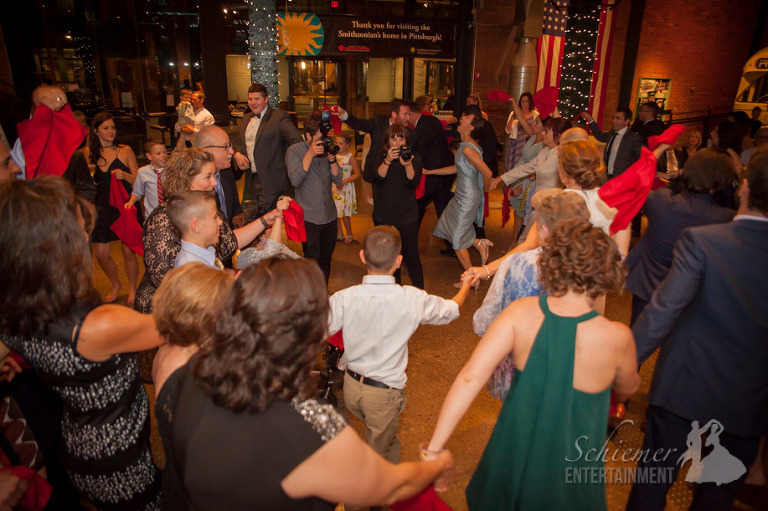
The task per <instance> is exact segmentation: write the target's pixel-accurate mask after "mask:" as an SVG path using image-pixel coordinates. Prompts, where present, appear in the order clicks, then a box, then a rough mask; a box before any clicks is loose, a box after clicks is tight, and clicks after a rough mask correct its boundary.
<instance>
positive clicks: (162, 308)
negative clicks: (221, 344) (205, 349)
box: [152, 263, 235, 346]
mask: <svg viewBox="0 0 768 511" xmlns="http://www.w3.org/2000/svg"><path fill="white" fill-rule="evenodd" d="M234 281H235V278H234V277H233V276H232V275H231V274H230V273H228V272H225V271H221V270H217V269H216V268H211V267H210V266H206V265H205V264H203V263H188V264H185V265H183V266H180V267H178V268H174V269H173V270H171V271H169V272H168V274H167V275H166V276H165V278H164V279H163V282H162V283H161V284H160V287H158V288H157V292H156V293H155V296H154V297H153V299H152V315H153V316H154V318H155V325H156V326H157V331H158V332H160V335H161V336H163V338H164V339H165V340H166V342H167V343H168V344H174V345H176V346H189V345H191V344H198V345H199V344H202V343H203V341H205V340H206V339H208V338H209V336H210V332H211V329H212V327H213V324H214V322H215V321H216V319H217V317H218V315H219V307H220V306H221V304H222V303H224V301H226V298H227V295H228V294H229V290H230V289H231V288H232V283H233V282H234Z"/></svg>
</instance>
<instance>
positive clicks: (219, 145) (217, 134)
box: [194, 125, 234, 170]
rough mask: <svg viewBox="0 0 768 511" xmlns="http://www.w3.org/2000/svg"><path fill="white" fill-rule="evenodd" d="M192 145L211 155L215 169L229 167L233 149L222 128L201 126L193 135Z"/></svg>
mask: <svg viewBox="0 0 768 511" xmlns="http://www.w3.org/2000/svg"><path fill="white" fill-rule="evenodd" d="M194 145H195V147H199V148H200V149H205V150H206V151H208V152H209V153H211V154H212V155H213V161H214V163H215V164H216V170H224V169H228V168H229V166H230V164H231V160H232V155H233V154H234V151H233V150H232V143H231V142H230V141H229V135H227V132H226V131H224V130H223V129H221V128H219V127H218V126H213V125H211V126H206V127H205V128H202V129H201V130H200V131H198V132H197V135H196V136H195V142H194Z"/></svg>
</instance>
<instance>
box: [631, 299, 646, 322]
mask: <svg viewBox="0 0 768 511" xmlns="http://www.w3.org/2000/svg"><path fill="white" fill-rule="evenodd" d="M646 305H648V302H647V301H645V300H643V299H642V298H640V297H639V296H637V295H632V316H631V318H630V320H629V326H632V325H634V324H635V321H637V318H638V317H640V313H641V312H643V309H645V306H646Z"/></svg>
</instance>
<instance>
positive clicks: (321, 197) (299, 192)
mask: <svg viewBox="0 0 768 511" xmlns="http://www.w3.org/2000/svg"><path fill="white" fill-rule="evenodd" d="M329 131H330V119H328V120H327V122H323V118H322V115H321V114H320V113H319V112H315V113H313V114H312V115H310V116H309V117H308V118H307V120H306V121H304V142H298V143H296V144H293V145H292V146H290V147H289V148H288V150H287V151H286V153H285V164H286V167H287V169H288V179H289V180H290V181H291V184H292V185H293V187H294V188H295V189H296V202H298V203H299V205H300V206H301V207H302V208H303V209H304V225H305V227H306V230H307V241H305V242H302V244H301V245H302V248H303V249H304V257H306V258H309V259H314V260H315V261H317V264H319V265H320V269H321V270H323V274H325V282H326V284H327V283H328V279H329V278H330V275H331V257H332V256H333V249H334V248H336V219H337V214H336V204H335V203H334V202H333V194H332V193H331V183H333V184H335V185H336V186H340V185H341V181H342V174H341V170H339V166H338V164H337V163H336V155H335V153H334V152H328V150H327V149H331V148H332V147H334V145H333V143H332V142H331V143H330V144H329V143H327V142H328V141H327V140H326V144H324V143H323V138H324V137H327V134H328V132H329ZM331 151H332V150H331ZM336 152H338V150H337V151H336Z"/></svg>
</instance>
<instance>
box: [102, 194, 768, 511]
mask: <svg viewBox="0 0 768 511" xmlns="http://www.w3.org/2000/svg"><path fill="white" fill-rule="evenodd" d="M357 188H358V194H357V197H358V212H359V213H358V214H357V215H355V216H353V217H352V230H353V234H354V236H355V239H356V240H358V241H356V242H354V243H352V244H350V245H344V244H343V243H341V242H339V243H337V244H336V250H335V252H334V256H333V266H332V270H331V280H330V284H329V289H330V290H331V291H337V290H340V289H343V288H345V287H348V286H351V285H355V284H358V283H360V282H361V280H362V277H363V276H364V275H365V273H366V270H365V267H364V265H363V264H362V262H361V261H360V259H359V257H358V252H359V251H360V249H361V248H362V245H361V243H360V240H362V239H363V237H364V235H365V233H366V232H367V231H368V230H369V229H370V228H371V227H372V226H373V222H372V220H371V211H372V207H371V206H370V205H369V204H367V203H366V202H365V194H364V192H363V189H362V187H361V184H360V183H359V182H358V187H357ZM500 200H501V192H500V191H495V192H493V193H492V194H491V205H492V209H491V214H490V217H489V218H488V222H487V225H488V227H487V228H486V230H487V235H488V238H489V239H491V240H492V241H493V242H494V243H495V246H494V247H492V248H491V260H492V259H493V258H497V257H500V256H501V255H502V251H503V250H505V249H506V247H508V245H509V243H510V241H511V226H508V227H506V228H504V229H502V228H500V227H499V225H500V217H501V210H500V205H499V204H500V202H499V201H500ZM494 201H495V203H494ZM493 206H495V207H493ZM435 223H436V216H435V211H434V208H433V207H431V206H430V208H429V209H428V211H427V215H426V217H425V219H424V222H423V224H422V226H421V233H420V238H419V250H420V253H421V258H422V263H423V266H424V277H425V282H426V289H427V291H428V292H430V293H433V294H437V295H440V296H443V297H446V298H450V297H451V296H453V295H454V294H455V291H456V290H455V289H454V288H453V287H452V283H453V282H455V281H457V280H458V277H459V275H460V274H461V272H462V268H461V265H460V264H459V262H458V260H457V259H456V258H454V257H446V256H442V255H440V254H439V251H440V249H442V248H444V244H443V241H442V240H440V239H438V238H435V237H434V236H432V235H431V232H432V230H433V228H434V225H435ZM287 244H288V245H289V246H290V247H291V248H292V249H293V250H295V251H296V252H298V253H301V252H300V251H301V247H300V245H299V244H296V243H293V242H288V243H287ZM470 254H471V256H472V259H473V262H474V264H478V263H479V255H478V254H477V252H476V251H470ZM112 256H113V258H114V259H115V260H116V261H117V263H118V266H119V268H120V274H121V278H122V279H123V280H124V286H123V289H122V291H121V294H120V296H119V299H118V301H119V302H122V303H124V302H125V299H126V297H127V282H125V276H124V274H123V272H122V271H123V270H122V266H123V263H122V258H121V257H120V252H119V245H118V244H117V243H113V247H112ZM94 266H95V268H96V269H95V270H94V275H95V279H96V282H97V286H98V288H99V290H100V291H101V293H102V295H106V294H107V292H108V291H109V285H108V282H107V280H106V277H105V275H104V273H103V272H102V271H101V270H100V269H99V268H98V266H97V265H96V263H95V261H94ZM141 271H142V272H143V265H142V267H141ZM404 275H405V272H404ZM408 282H409V281H408V279H407V277H405V276H404V283H408ZM487 289H488V283H487V282H483V283H482V284H481V286H480V290H479V291H471V292H470V296H469V298H468V299H467V301H466V302H465V304H464V306H463V308H462V310H461V317H460V318H459V319H458V320H457V321H455V322H453V323H451V324H449V325H447V326H439V327H434V326H422V327H421V328H419V330H418V331H417V332H416V334H415V335H414V336H413V338H412V341H411V344H410V360H409V366H408V384H407V387H406V389H405V390H406V396H407V399H408V402H407V405H406V407H405V410H404V412H403V414H402V416H401V420H400V438H401V441H402V445H403V450H402V460H403V461H412V460H416V459H417V445H418V443H419V442H422V441H427V440H429V438H430V437H431V434H432V431H433V429H434V426H435V422H436V420H437V416H438V413H439V411H440V407H441V405H442V402H443V398H444V397H445V394H446V392H447V390H448V388H449V386H450V384H451V383H452V382H453V380H454V378H455V377H456V375H457V373H458V372H459V370H460V369H461V367H462V365H463V364H464V363H465V362H466V361H467V360H468V358H469V356H470V354H471V353H472V351H473V349H474V348H475V345H476V344H477V342H478V340H479V338H478V337H477V336H476V335H475V333H474V332H473V330H472V314H473V313H474V311H475V310H476V309H477V308H478V307H479V306H480V304H481V303H482V300H483V297H484V296H485V292H486V291H487ZM629 307H630V301H629V296H628V294H627V293H623V294H622V295H619V296H609V297H608V299H607V303H606V316H607V317H608V318H610V319H613V320H618V321H622V322H625V323H628V322H629V316H630V309H629ZM654 364H655V358H653V359H651V360H649V362H648V363H646V364H645V365H644V367H643V368H642V371H641V375H642V377H643V384H642V386H641V388H640V390H639V391H638V393H637V394H636V395H635V396H634V397H633V398H632V400H631V401H630V403H629V406H628V411H627V417H626V418H627V419H631V420H632V421H633V424H634V425H633V424H625V425H623V426H622V427H621V428H620V429H619V430H618V431H617V433H616V434H615V435H614V436H613V437H612V438H611V439H610V440H609V441H608V444H607V448H608V449H609V450H615V449H621V450H622V451H623V450H624V449H629V448H632V449H639V448H640V447H641V444H642V439H643V433H642V431H641V430H640V428H639V426H640V424H641V423H642V421H643V418H644V414H645V408H646V406H647V397H648V389H649V385H650V378H651V371H652V368H653V365H654ZM151 394H152V392H151V389H150V395H151ZM339 401H340V403H341V405H340V407H343V398H341V395H339ZM500 408H501V405H500V402H499V401H497V400H496V399H494V398H492V397H490V395H489V394H488V393H487V392H486V391H483V392H481V394H480V395H479V396H478V397H477V399H476V400H475V402H474V404H473V405H472V407H471V408H470V409H469V411H468V413H467V414H466V416H465V417H464V419H463V420H462V421H461V422H460V424H459V425H458V427H457V429H456V431H455V432H454V434H453V436H452V438H451V440H450V441H449V443H448V448H449V449H450V450H451V451H452V452H453V454H454V457H455V459H456V472H457V477H456V481H455V482H454V484H453V485H452V486H451V487H450V489H449V490H448V491H447V492H446V493H445V494H443V496H442V497H443V499H444V500H445V501H446V503H447V504H448V505H449V506H450V507H451V508H452V509H454V510H457V511H461V510H465V509H467V504H466V501H465V498H464V489H465V488H466V486H467V483H468V482H469V479H470V477H471V476H472V473H473V471H474V469H475V467H476V465H477V463H478V461H479V459H480V456H481V454H482V452H483V449H484V447H485V444H486V442H487V440H488V438H489V436H490V434H491V431H492V429H493V426H494V424H495V421H496V417H497V415H498V412H499V410H500ZM521 419H522V418H521ZM349 420H350V423H351V425H352V426H353V427H354V428H355V429H356V430H357V431H358V432H359V433H360V434H361V436H362V432H363V425H362V423H361V422H360V421H358V420H356V419H355V418H354V417H351V418H350V419H349ZM153 452H154V454H155V459H156V461H157V463H158V465H160V466H162V465H164V461H165V460H164V457H163V455H162V447H161V445H160V442H159V437H158V436H157V433H156V429H153ZM629 465H631V464H627V463H625V464H624V466H629ZM607 466H621V464H620V463H619V464H617V463H613V462H609V463H608V464H607ZM683 479H684V477H678V481H679V482H678V483H676V484H675V486H674V487H673V488H672V489H671V491H670V493H669V495H668V504H667V509H668V510H674V511H677V510H683V509H687V508H688V506H689V505H690V502H691V496H692V486H691V485H690V484H689V483H686V482H684V480H683ZM629 490H630V485H629V484H611V485H607V488H606V492H607V501H608V509H610V510H611V511H618V510H622V509H624V507H625V505H626V501H627V498H628V496H629ZM733 509H738V510H761V509H764V510H765V509H768V491H766V489H765V488H755V487H745V489H744V490H743V491H742V493H741V495H740V497H739V500H738V501H737V502H736V504H735V505H734V507H733Z"/></svg>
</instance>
